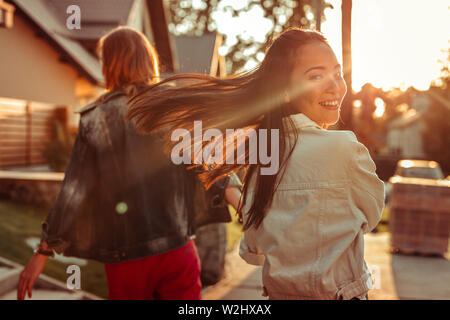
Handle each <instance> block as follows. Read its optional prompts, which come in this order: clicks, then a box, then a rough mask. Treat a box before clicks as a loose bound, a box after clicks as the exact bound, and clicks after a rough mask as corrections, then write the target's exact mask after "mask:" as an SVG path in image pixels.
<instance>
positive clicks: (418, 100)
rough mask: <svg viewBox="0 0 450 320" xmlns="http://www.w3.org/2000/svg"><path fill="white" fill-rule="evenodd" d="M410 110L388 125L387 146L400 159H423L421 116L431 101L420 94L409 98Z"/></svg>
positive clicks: (423, 123) (423, 127) (423, 126)
mask: <svg viewBox="0 0 450 320" xmlns="http://www.w3.org/2000/svg"><path fill="white" fill-rule="evenodd" d="M410 103H411V108H410V109H409V110H408V111H407V112H405V113H404V114H403V115H401V116H400V117H398V118H396V119H394V120H392V121H391V122H390V123H389V124H388V131H387V145H388V148H389V150H390V152H391V154H393V155H397V156H400V157H402V158H415V159H425V158H426V154H425V151H424V148H423V139H422V137H423V131H424V129H425V122H424V118H423V115H424V114H425V112H427V110H429V108H430V106H431V99H430V98H429V97H428V96H427V95H426V94H425V93H421V92H417V93H415V95H414V96H413V97H412V98H411V102H410Z"/></svg>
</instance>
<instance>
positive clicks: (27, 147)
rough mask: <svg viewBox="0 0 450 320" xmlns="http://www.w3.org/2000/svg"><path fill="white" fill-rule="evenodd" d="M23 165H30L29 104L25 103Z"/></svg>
mask: <svg viewBox="0 0 450 320" xmlns="http://www.w3.org/2000/svg"><path fill="white" fill-rule="evenodd" d="M25 117H26V124H25V132H26V135H25V163H26V164H27V165H28V166H29V165H31V104H30V102H27V104H26V105H25Z"/></svg>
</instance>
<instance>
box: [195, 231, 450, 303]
mask: <svg viewBox="0 0 450 320" xmlns="http://www.w3.org/2000/svg"><path fill="white" fill-rule="evenodd" d="M365 259H366V262H367V265H368V266H369V268H370V269H371V270H372V275H373V278H374V280H375V283H374V289H372V290H371V291H370V292H369V299H371V300H398V299H446V300H448V299H450V286H449V283H450V252H447V254H446V255H445V257H422V256H406V255H399V254H391V253H390V245H389V233H380V234H367V235H365ZM225 272H226V276H225V278H224V279H223V280H221V281H220V282H219V283H217V284H216V285H214V286H211V287H208V288H206V289H205V290H204V291H203V299H204V300H244V299H246V300H265V299H267V298H266V297H263V296H262V295H261V293H262V289H261V288H262V282H261V267H256V266H252V265H249V264H247V263H246V262H245V261H244V260H242V259H241V258H240V257H239V255H238V251H237V249H236V250H234V251H232V252H230V253H229V254H228V256H227V264H226V267H225Z"/></svg>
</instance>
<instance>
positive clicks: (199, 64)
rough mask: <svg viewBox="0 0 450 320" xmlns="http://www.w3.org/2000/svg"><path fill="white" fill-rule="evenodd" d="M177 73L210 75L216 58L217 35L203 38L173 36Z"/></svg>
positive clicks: (208, 34)
mask: <svg viewBox="0 0 450 320" xmlns="http://www.w3.org/2000/svg"><path fill="white" fill-rule="evenodd" d="M172 39H173V45H174V52H175V59H176V61H178V68H177V69H176V72H177V73H204V74H210V72H211V62H212V60H213V57H214V51H215V44H216V34H215V33H207V34H204V35H202V36H173V37H172Z"/></svg>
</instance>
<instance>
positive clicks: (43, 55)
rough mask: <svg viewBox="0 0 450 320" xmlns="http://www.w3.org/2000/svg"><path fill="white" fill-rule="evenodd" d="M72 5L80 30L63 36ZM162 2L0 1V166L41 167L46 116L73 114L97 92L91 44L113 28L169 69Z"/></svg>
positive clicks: (99, 75)
mask: <svg viewBox="0 0 450 320" xmlns="http://www.w3.org/2000/svg"><path fill="white" fill-rule="evenodd" d="M73 4H76V5H78V6H79V8H80V13H81V29H74V30H69V28H67V26H66V20H67V18H68V17H69V14H68V13H67V8H68V7H69V6H70V5H73ZM161 12H162V13H164V7H163V3H162V0H148V1H144V0H96V1H92V0H77V1H71V0H9V1H5V0H0V48H1V49H0V74H1V75H2V76H1V77H0V139H1V141H2V143H1V144H0V167H8V166H20V165H32V164H40V163H43V162H45V161H44V159H43V158H42V155H41V149H42V146H43V145H44V144H45V143H46V142H47V141H48V140H49V139H50V137H49V131H50V126H51V123H49V121H48V119H50V118H51V117H52V114H53V112H54V110H56V109H58V108H60V107H63V108H65V109H66V110H68V112H67V114H68V124H69V125H71V126H76V125H77V123H78V118H77V116H75V115H74V113H73V111H75V110H77V109H78V108H80V107H82V106H84V105H85V104H87V103H89V102H91V101H92V100H93V99H95V98H96V97H97V96H98V95H99V94H100V93H101V92H103V90H104V89H103V85H102V83H103V76H102V72H101V64H100V61H99V59H98V57H97V56H96V54H95V47H96V43H97V41H98V39H99V38H100V37H101V36H102V35H104V34H105V33H107V32H108V31H109V30H111V29H113V28H114V27H116V26H119V25H129V26H132V27H134V28H136V29H138V30H140V31H141V32H143V33H144V34H145V35H146V36H147V37H148V39H149V40H150V42H151V43H152V44H153V45H154V46H155V47H156V48H157V50H158V52H159V54H160V60H161V61H162V62H163V65H164V69H165V70H167V71H169V72H172V71H173V60H172V56H171V46H170V41H169V39H170V37H169V33H168V29H167V23H166V20H165V15H164V14H161Z"/></svg>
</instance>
